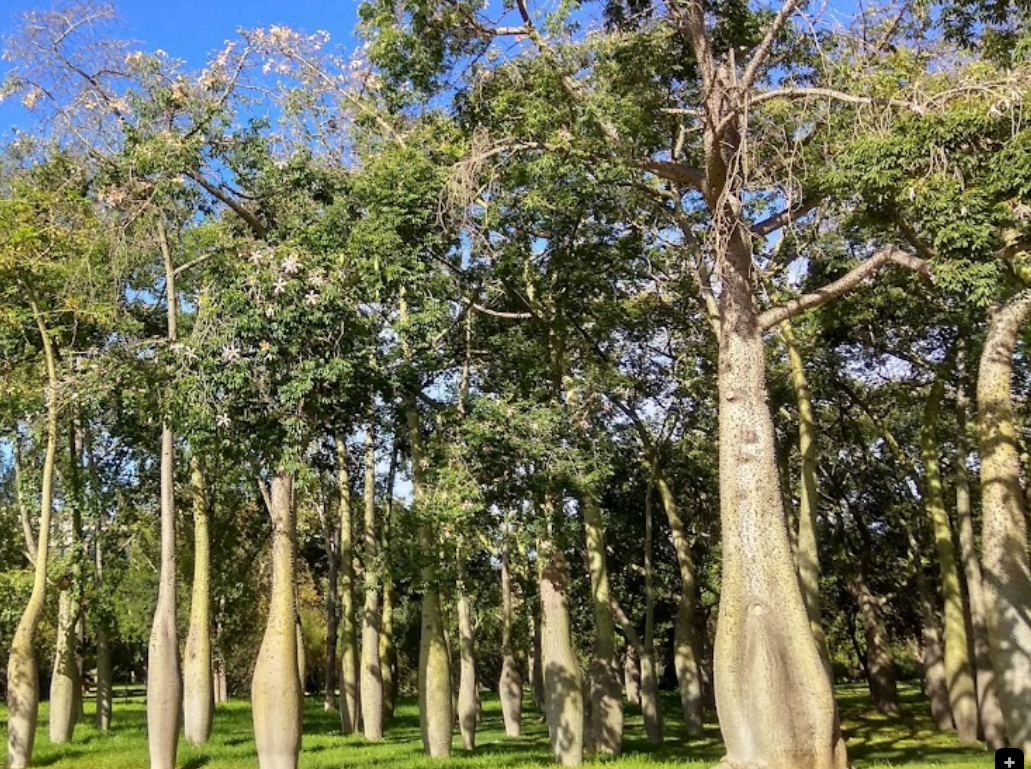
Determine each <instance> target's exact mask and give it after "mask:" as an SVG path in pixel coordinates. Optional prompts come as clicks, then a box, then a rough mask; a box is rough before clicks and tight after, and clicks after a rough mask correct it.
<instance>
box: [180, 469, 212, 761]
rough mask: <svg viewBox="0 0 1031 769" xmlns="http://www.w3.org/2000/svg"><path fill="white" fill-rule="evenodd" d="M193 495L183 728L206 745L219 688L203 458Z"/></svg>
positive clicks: (195, 475)
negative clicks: (214, 656)
mask: <svg viewBox="0 0 1031 769" xmlns="http://www.w3.org/2000/svg"><path fill="white" fill-rule="evenodd" d="M190 492H191V494H192V495H193V543H194V558H193V589H192V591H191V593H190V628H189V631H188V632H187V634H186V649H185V652H184V655H183V727H184V731H185V733H186V739H187V740H189V742H190V743H191V744H193V745H203V744H204V743H205V742H207V741H208V739H209V738H210V737H211V725H212V720H213V718H214V709H215V687H214V680H213V678H212V671H211V534H210V531H209V529H208V495H207V489H206V486H205V482H204V473H203V471H202V469H201V466H200V459H199V457H197V456H196V455H194V456H192V457H191V458H190Z"/></svg>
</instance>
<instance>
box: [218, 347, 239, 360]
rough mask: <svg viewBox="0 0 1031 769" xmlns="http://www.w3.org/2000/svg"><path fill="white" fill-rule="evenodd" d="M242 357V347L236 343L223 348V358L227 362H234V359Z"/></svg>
mask: <svg viewBox="0 0 1031 769" xmlns="http://www.w3.org/2000/svg"><path fill="white" fill-rule="evenodd" d="M239 359H240V348H239V347H237V346H236V345H230V344H227V345H226V346H225V347H223V348H222V360H224V361H225V362H226V363H232V362H233V361H234V360H239Z"/></svg>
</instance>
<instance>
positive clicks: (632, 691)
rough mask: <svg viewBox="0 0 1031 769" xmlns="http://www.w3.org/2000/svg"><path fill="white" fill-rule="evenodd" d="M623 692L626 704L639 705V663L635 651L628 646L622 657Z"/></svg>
mask: <svg viewBox="0 0 1031 769" xmlns="http://www.w3.org/2000/svg"><path fill="white" fill-rule="evenodd" d="M623 690H624V691H625V692H626V701H627V702H629V703H630V704H631V705H640V704H641V661H640V660H639V659H638V657H637V651H636V650H635V649H634V647H633V646H631V645H629V644H627V647H626V654H625V655H624V656H623Z"/></svg>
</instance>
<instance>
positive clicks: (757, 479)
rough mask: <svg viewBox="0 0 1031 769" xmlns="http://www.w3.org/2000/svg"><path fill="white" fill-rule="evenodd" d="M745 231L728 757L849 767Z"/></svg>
mask: <svg viewBox="0 0 1031 769" xmlns="http://www.w3.org/2000/svg"><path fill="white" fill-rule="evenodd" d="M742 227H743V225H741V226H739V227H736V228H734V229H733V230H732V231H730V232H729V233H728V238H729V243H728V245H727V247H726V253H725V254H724V255H723V258H722V260H721V262H722V264H721V275H720V277H721V280H722V284H723V289H722V293H721V295H720V300H719V301H720V305H721V307H720V310H721V312H720V349H719V399H720V400H719V458H720V518H721V523H722V542H723V583H722V591H721V594H720V614H719V624H718V626H717V633H716V649H715V682H716V708H717V711H718V713H719V719H720V727H721V729H722V731H723V737H724V742H725V744H726V749H727V754H726V757H725V758H724V764H725V765H726V766H728V767H752V766H764V767H767V769H844V767H845V766H847V763H848V761H847V758H846V754H845V745H844V741H843V740H842V737H841V730H840V727H839V723H838V716H837V708H836V706H835V702H834V695H833V691H832V688H831V682H830V679H829V677H828V675H827V671H826V668H825V667H824V664H823V661H822V659H821V658H820V653H819V651H818V650H817V646H816V643H815V642H814V639H813V635H812V630H811V628H810V625H809V617H808V615H807V614H806V610H805V604H804V603H803V601H802V594H801V590H800V588H799V584H798V579H797V576H796V573H795V568H794V559H793V557H792V553H791V546H790V543H789V540H788V532H787V525H786V521H785V517H784V506H783V502H782V500H781V494H780V482H779V479H778V475H777V462H776V455H775V445H776V444H775V440H774V432H773V420H772V418H771V415H770V409H769V403H768V395H767V389H766V378H765V368H764V367H765V361H764V353H763V341H762V333H761V329H760V326H759V322H758V316H757V311H756V307H755V303H754V299H753V297H752V293H751V292H752V286H751V280H752V275H751V267H752V254H751V250H750V248H749V246H748V244H747V236H746V235H745V234H744V233H743V232H742ZM785 703H790V707H785Z"/></svg>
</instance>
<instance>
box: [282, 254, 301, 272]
mask: <svg viewBox="0 0 1031 769" xmlns="http://www.w3.org/2000/svg"><path fill="white" fill-rule="evenodd" d="M300 269H301V263H300V262H299V261H298V260H297V257H296V256H294V255H293V254H291V255H290V256H288V257H287V258H286V259H284V260H283V264H282V270H283V272H285V273H286V274H287V275H293V274H294V273H295V272H297V271H298V270H300Z"/></svg>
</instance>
